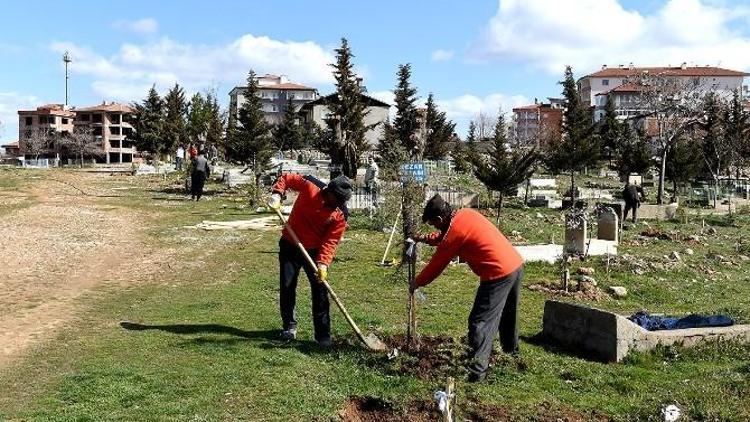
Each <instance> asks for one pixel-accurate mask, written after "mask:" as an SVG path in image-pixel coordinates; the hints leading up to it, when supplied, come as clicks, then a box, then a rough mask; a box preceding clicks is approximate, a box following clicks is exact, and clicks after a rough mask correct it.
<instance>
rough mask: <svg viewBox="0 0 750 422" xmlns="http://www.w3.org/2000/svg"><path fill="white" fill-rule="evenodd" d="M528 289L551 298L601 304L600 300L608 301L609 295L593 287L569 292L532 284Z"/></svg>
mask: <svg viewBox="0 0 750 422" xmlns="http://www.w3.org/2000/svg"><path fill="white" fill-rule="evenodd" d="M527 289H529V290H531V291H534V292H541V293H545V294H548V295H551V296H562V297H573V298H576V299H578V300H589V301H593V302H599V301H600V300H603V299H606V298H608V297H609V295H608V294H607V293H605V292H603V291H602V289H600V288H598V287H596V286H592V287H589V288H587V289H585V290H574V289H573V288H571V289H570V290H569V291H567V292H566V291H565V290H563V289H562V288H561V287H558V286H556V285H555V284H552V283H550V284H531V285H529V286H527Z"/></svg>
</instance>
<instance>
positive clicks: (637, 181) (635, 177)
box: [628, 174, 643, 186]
mask: <svg viewBox="0 0 750 422" xmlns="http://www.w3.org/2000/svg"><path fill="white" fill-rule="evenodd" d="M628 183H630V184H631V185H636V186H642V185H643V176H641V175H640V174H631V175H630V176H628Z"/></svg>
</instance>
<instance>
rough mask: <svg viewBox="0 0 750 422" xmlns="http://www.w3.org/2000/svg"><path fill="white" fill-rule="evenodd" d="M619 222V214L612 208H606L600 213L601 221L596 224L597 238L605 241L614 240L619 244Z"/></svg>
mask: <svg viewBox="0 0 750 422" xmlns="http://www.w3.org/2000/svg"><path fill="white" fill-rule="evenodd" d="M619 227H620V226H619V221H617V213H616V212H615V210H613V209H612V208H610V207H605V208H603V209H602V211H601V213H599V219H598V220H597V222H596V238H597V239H603V240H612V241H614V242H615V243H617V242H618V231H619V230H618V229H619Z"/></svg>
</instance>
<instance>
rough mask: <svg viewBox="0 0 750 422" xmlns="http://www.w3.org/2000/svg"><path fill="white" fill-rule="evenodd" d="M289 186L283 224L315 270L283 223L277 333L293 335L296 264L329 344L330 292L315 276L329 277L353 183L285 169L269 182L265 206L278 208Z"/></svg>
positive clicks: (323, 341)
mask: <svg viewBox="0 0 750 422" xmlns="http://www.w3.org/2000/svg"><path fill="white" fill-rule="evenodd" d="M290 189H291V190H293V191H295V192H297V193H298V196H297V200H296V201H295V202H294V206H293V207H292V213H291V215H290V216H289V221H288V223H287V224H288V226H289V227H291V229H292V230H293V231H294V232H295V233H296V234H297V237H298V238H299V241H300V242H301V243H302V245H303V246H304V247H305V249H306V250H307V253H308V254H310V257H312V259H313V260H314V261H315V263H316V265H317V269H312V268H310V266H309V265H308V264H307V262H306V260H305V257H304V256H303V255H302V252H301V251H300V250H299V249H298V247H297V245H295V244H294V241H293V240H292V236H291V235H290V234H289V232H288V229H287V228H284V231H283V232H282V235H281V239H280V240H279V281H280V285H279V291H280V295H279V309H280V311H281V322H282V332H281V337H282V338H283V339H285V340H293V339H295V338H296V337H297V315H296V311H295V304H296V300H297V278H298V277H299V271H300V268H304V270H305V274H307V278H308V280H309V281H310V290H311V295H312V312H313V325H314V327H315V340H316V341H317V342H318V344H320V345H321V346H324V347H328V346H330V345H331V318H330V314H329V308H330V304H329V301H328V292H327V291H326V288H325V286H324V285H323V284H322V283H320V282H319V281H327V279H328V267H329V266H330V265H331V261H333V257H334V255H335V253H336V247H337V246H338V244H339V242H340V241H341V237H342V236H343V234H344V231H345V230H346V219H347V218H348V213H349V212H348V210H347V208H346V201H348V200H349V198H350V197H351V196H352V185H351V182H350V181H349V179H348V178H347V177H346V176H339V177H337V178H336V179H333V180H331V182H330V183H328V185H326V184H325V183H323V182H322V181H320V180H318V179H316V178H314V177H312V176H305V177H302V176H300V175H299V174H293V173H283V174H282V175H281V176H280V177H279V179H278V181H277V182H276V184H274V185H273V194H272V195H271V200H270V201H269V203H268V205H269V206H270V207H271V208H274V209H279V208H280V207H281V198H282V197H283V196H284V194H285V193H286V191H287V190H290Z"/></svg>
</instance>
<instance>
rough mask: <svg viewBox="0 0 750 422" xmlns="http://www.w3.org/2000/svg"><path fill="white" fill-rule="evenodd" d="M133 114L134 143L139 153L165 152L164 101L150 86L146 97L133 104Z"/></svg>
mask: <svg viewBox="0 0 750 422" xmlns="http://www.w3.org/2000/svg"><path fill="white" fill-rule="evenodd" d="M133 108H134V109H135V113H134V116H133V120H134V123H135V125H134V126H135V133H134V135H133V136H134V143H135V146H136V148H137V149H138V150H139V151H149V152H152V153H156V154H160V153H163V152H167V148H166V147H165V144H164V143H163V139H164V101H163V100H162V99H161V97H160V96H159V93H158V92H156V86H151V89H149V91H148V96H147V97H146V99H144V100H143V102H142V103H141V104H133Z"/></svg>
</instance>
